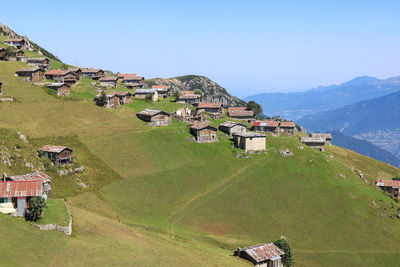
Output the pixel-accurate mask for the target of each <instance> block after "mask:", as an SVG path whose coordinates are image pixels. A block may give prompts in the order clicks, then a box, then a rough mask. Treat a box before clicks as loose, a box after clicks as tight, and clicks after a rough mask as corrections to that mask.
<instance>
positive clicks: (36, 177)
mask: <svg viewBox="0 0 400 267" xmlns="http://www.w3.org/2000/svg"><path fill="white" fill-rule="evenodd" d="M3 180H5V181H17V182H21V181H42V185H43V192H44V193H45V194H46V195H47V196H48V197H51V178H50V176H48V175H47V174H46V173H44V172H33V173H28V174H22V175H14V176H6V175H3Z"/></svg>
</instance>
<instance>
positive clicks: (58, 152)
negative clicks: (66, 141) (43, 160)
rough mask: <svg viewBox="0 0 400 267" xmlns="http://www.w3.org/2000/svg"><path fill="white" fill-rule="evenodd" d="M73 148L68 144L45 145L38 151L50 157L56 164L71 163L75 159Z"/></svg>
mask: <svg viewBox="0 0 400 267" xmlns="http://www.w3.org/2000/svg"><path fill="white" fill-rule="evenodd" d="M73 151H74V150H73V149H71V148H69V147H66V146H53V145H45V146H43V147H42V148H41V149H40V150H39V151H38V152H39V155H41V154H43V155H44V156H46V157H48V158H49V159H50V160H51V161H52V162H53V163H54V165H65V164H71V163H72V160H73V155H72V153H73Z"/></svg>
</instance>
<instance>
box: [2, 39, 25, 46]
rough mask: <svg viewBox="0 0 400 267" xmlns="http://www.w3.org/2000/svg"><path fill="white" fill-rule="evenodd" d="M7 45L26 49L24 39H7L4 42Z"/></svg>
mask: <svg viewBox="0 0 400 267" xmlns="http://www.w3.org/2000/svg"><path fill="white" fill-rule="evenodd" d="M4 44H5V45H8V46H13V47H15V48H17V49H25V46H26V42H25V39H24V38H7V39H6V40H5V41H4Z"/></svg>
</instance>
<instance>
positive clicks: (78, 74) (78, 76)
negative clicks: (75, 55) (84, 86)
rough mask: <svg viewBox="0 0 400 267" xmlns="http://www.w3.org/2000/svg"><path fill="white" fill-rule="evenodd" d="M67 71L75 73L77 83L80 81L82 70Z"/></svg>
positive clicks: (71, 69)
mask: <svg viewBox="0 0 400 267" xmlns="http://www.w3.org/2000/svg"><path fill="white" fill-rule="evenodd" d="M68 70H69V71H72V72H73V73H75V76H76V80H77V81H79V80H80V79H81V76H82V70H81V69H80V68H69V69H68Z"/></svg>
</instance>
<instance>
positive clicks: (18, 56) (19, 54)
mask: <svg viewBox="0 0 400 267" xmlns="http://www.w3.org/2000/svg"><path fill="white" fill-rule="evenodd" d="M15 59H16V60H17V61H25V52H24V51H23V50H21V49H19V50H18V51H17V52H15Z"/></svg>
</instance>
